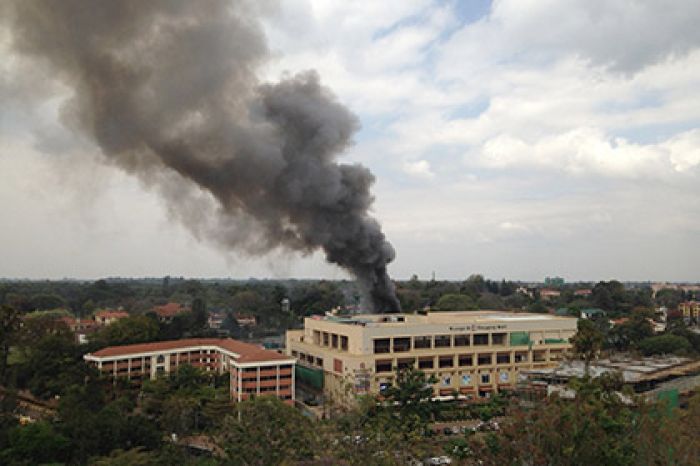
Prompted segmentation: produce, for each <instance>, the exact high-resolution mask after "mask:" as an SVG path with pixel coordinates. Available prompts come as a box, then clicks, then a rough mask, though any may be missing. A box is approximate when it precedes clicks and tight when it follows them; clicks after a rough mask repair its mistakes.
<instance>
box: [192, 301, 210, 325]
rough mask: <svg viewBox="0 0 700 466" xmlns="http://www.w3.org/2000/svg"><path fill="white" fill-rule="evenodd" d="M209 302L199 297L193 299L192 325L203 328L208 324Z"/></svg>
mask: <svg viewBox="0 0 700 466" xmlns="http://www.w3.org/2000/svg"><path fill="white" fill-rule="evenodd" d="M207 317H208V316H207V303H206V302H205V301H204V299H202V298H200V297H197V298H194V300H193V301H192V327H193V328H195V329H203V328H205V327H206V326H207Z"/></svg>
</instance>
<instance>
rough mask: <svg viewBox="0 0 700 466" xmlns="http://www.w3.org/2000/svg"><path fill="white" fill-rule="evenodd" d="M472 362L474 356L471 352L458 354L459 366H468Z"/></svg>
mask: <svg viewBox="0 0 700 466" xmlns="http://www.w3.org/2000/svg"><path fill="white" fill-rule="evenodd" d="M473 364H474V358H473V357H472V355H471V354H460V355H459V365H460V366H461V367H469V366H471V365H473Z"/></svg>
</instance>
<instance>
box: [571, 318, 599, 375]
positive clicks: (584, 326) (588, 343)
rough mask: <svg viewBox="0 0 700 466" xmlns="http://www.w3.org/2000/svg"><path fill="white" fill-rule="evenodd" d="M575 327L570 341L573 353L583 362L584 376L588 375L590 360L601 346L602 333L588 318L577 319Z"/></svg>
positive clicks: (596, 354)
mask: <svg viewBox="0 0 700 466" xmlns="http://www.w3.org/2000/svg"><path fill="white" fill-rule="evenodd" d="M577 327H578V331H577V332H576V335H574V337H573V339H572V340H571V343H572V344H573V346H574V353H575V354H576V355H577V356H578V357H579V358H580V359H583V361H584V362H585V365H586V366H585V367H586V376H588V372H589V369H590V366H591V361H593V360H594V359H595V358H596V357H597V356H598V353H599V352H600V349H601V348H602V347H603V334H602V333H601V332H600V331H599V330H598V329H597V328H596V326H595V324H594V323H593V322H591V321H590V320H588V319H579V320H578V325H577Z"/></svg>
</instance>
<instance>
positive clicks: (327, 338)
mask: <svg viewBox="0 0 700 466" xmlns="http://www.w3.org/2000/svg"><path fill="white" fill-rule="evenodd" d="M329 343H330V336H329V335H328V332H323V346H328V345H329Z"/></svg>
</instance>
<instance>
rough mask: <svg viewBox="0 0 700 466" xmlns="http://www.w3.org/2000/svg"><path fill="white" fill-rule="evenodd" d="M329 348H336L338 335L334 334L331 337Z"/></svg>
mask: <svg viewBox="0 0 700 466" xmlns="http://www.w3.org/2000/svg"><path fill="white" fill-rule="evenodd" d="M331 346H332V347H333V348H337V347H338V335H336V334H335V333H334V334H332V335H331Z"/></svg>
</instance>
